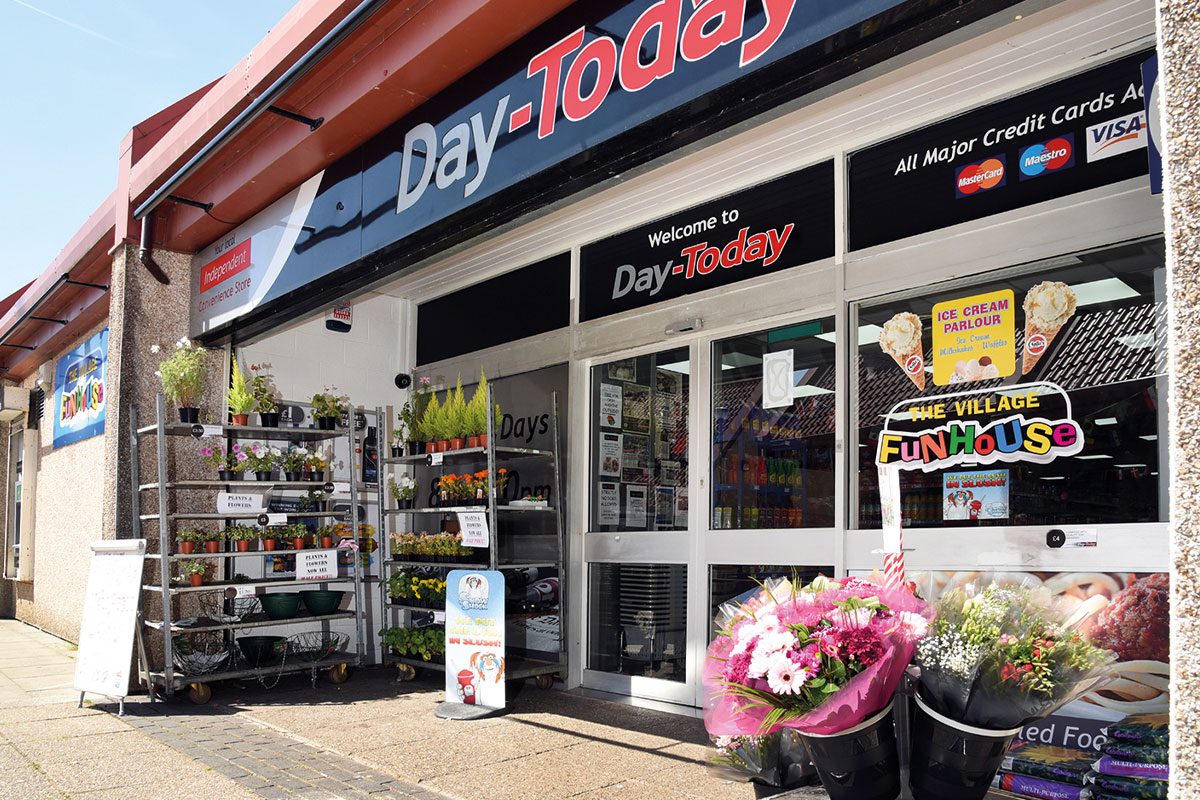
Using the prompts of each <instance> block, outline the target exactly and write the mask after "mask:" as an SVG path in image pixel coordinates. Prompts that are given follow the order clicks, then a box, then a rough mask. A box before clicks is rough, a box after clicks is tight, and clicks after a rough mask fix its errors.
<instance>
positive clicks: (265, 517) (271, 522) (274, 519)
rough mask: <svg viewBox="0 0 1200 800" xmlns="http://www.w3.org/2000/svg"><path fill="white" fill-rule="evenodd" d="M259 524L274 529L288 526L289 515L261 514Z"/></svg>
mask: <svg viewBox="0 0 1200 800" xmlns="http://www.w3.org/2000/svg"><path fill="white" fill-rule="evenodd" d="M258 524H259V525H262V526H263V527H264V528H273V527H275V526H276V525H287V514H259V515H258Z"/></svg>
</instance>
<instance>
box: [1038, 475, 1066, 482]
mask: <svg viewBox="0 0 1200 800" xmlns="http://www.w3.org/2000/svg"><path fill="white" fill-rule="evenodd" d="M1066 479H1067V476H1066V475H1043V476H1042V480H1044V481H1065V480H1066Z"/></svg>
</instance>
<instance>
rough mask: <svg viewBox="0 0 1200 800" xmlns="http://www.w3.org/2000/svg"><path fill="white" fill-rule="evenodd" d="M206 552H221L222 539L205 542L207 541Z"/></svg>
mask: <svg viewBox="0 0 1200 800" xmlns="http://www.w3.org/2000/svg"><path fill="white" fill-rule="evenodd" d="M204 552H206V553H219V552H221V542H220V541H218V540H213V541H209V542H205V543H204Z"/></svg>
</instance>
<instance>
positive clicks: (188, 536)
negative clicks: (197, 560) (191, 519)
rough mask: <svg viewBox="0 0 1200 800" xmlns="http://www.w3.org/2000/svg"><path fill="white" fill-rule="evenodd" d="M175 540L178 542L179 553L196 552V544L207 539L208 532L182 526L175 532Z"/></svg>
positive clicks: (188, 553)
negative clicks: (182, 527)
mask: <svg viewBox="0 0 1200 800" xmlns="http://www.w3.org/2000/svg"><path fill="white" fill-rule="evenodd" d="M175 541H176V542H178V543H179V552H180V554H181V555H185V556H186V555H190V554H191V553H194V552H196V545H198V544H201V543H203V542H206V541H208V534H207V533H205V532H204V531H199V530H196V529H195V528H184V529H183V530H181V531H178V532H176V534H175Z"/></svg>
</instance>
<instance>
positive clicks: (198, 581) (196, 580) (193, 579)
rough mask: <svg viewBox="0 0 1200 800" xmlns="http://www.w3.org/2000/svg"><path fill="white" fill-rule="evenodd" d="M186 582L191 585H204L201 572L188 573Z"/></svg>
mask: <svg viewBox="0 0 1200 800" xmlns="http://www.w3.org/2000/svg"><path fill="white" fill-rule="evenodd" d="M188 583H190V584H191V585H192V586H203V585H204V575H203V573H201V574H199V575H188Z"/></svg>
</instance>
